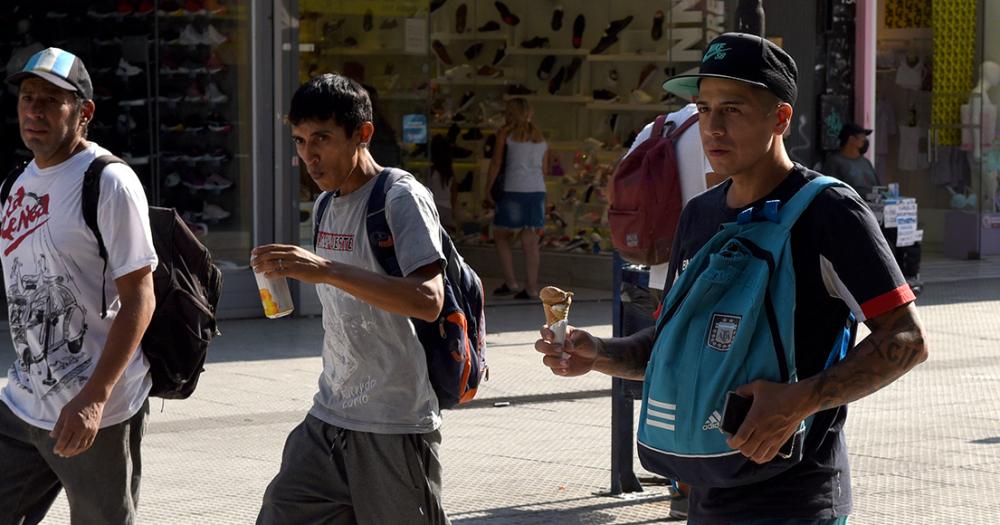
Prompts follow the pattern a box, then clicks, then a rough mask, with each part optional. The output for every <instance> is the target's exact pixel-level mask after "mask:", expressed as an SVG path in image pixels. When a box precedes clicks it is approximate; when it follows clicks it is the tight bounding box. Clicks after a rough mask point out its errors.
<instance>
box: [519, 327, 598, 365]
mask: <svg viewBox="0 0 1000 525" xmlns="http://www.w3.org/2000/svg"><path fill="white" fill-rule="evenodd" d="M541 334H542V338H541V339H539V340H538V341H535V350H538V351H539V352H541V353H542V354H544V355H545V357H543V358H542V364H544V365H545V366H547V367H549V368H550V369H551V370H552V373H553V374H556V375H560V376H566V377H573V376H581V375H583V374H586V373H587V372H590V371H591V370H593V368H594V362H595V361H597V352H598V350H599V349H600V346H601V342H600V340H599V339H597V338H596V337H594V336H592V335H590V334H589V333H587V332H585V331H583V330H577V329H575V328H573V327H572V326H567V327H566V343H565V344H556V343H554V342H553V339H555V334H554V333H552V330H549V327H548V326H543V327H542V330H541ZM564 352H565V353H566V354H568V355H567V356H564V355H563V353H564Z"/></svg>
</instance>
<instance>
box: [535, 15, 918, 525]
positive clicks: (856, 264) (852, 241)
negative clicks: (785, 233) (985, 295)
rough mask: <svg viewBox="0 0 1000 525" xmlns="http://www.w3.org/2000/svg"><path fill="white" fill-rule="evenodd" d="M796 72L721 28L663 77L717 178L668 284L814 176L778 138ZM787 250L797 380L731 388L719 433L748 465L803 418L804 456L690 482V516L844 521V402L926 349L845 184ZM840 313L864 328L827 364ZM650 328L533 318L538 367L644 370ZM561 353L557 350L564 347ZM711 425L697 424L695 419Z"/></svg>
mask: <svg viewBox="0 0 1000 525" xmlns="http://www.w3.org/2000/svg"><path fill="white" fill-rule="evenodd" d="M796 76H797V70H796V65H795V62H794V61H793V60H792V58H791V57H790V56H789V55H788V54H787V53H785V52H784V51H783V50H782V49H781V48H779V47H778V46H776V45H775V44H773V43H771V42H769V41H767V40H765V39H762V38H760V37H757V36H752V35H747V34H741V33H726V34H723V35H721V36H719V37H718V38H716V39H715V40H714V41H712V43H711V44H710V45H709V47H708V49H707V50H706V52H705V55H704V57H703V59H702V64H701V67H700V71H699V73H698V74H696V75H685V76H680V77H675V78H673V79H670V80H668V81H667V82H666V84H664V88H665V89H667V90H668V91H671V92H673V93H675V94H678V95H680V96H684V97H688V98H692V99H694V100H695V102H696V104H697V106H698V111H699V119H700V120H699V124H700V131H701V140H702V145H703V148H704V150H705V153H706V155H708V158H709V162H710V163H711V165H712V168H713V169H714V171H715V172H716V173H717V174H718V175H721V176H724V177H729V180H727V181H726V182H724V183H722V184H720V185H718V186H716V187H714V188H712V189H710V190H708V191H706V192H705V193H703V194H701V195H699V196H697V197H695V198H694V199H692V200H691V201H690V202H689V203H688V204H687V206H686V207H685V208H684V211H683V212H682V214H681V219H680V224H679V227H678V231H677V235H676V236H675V242H674V246H673V250H672V254H671V255H672V258H671V262H670V271H669V275H668V283H667V286H668V287H670V286H672V284H673V282H674V281H675V279H676V277H677V275H678V274H679V273H681V272H682V271H684V270H685V268H686V266H687V262H688V261H689V260H690V259H691V258H692V257H694V255H695V254H696V253H697V252H698V251H699V250H700V249H701V248H702V246H703V245H705V244H706V243H707V242H708V240H709V239H710V238H712V237H713V236H714V235H715V234H716V233H717V232H718V231H719V228H720V226H721V225H722V224H724V223H730V222H734V221H736V220H737V215H739V213H740V212H741V211H742V210H745V209H747V208H750V207H762V206H763V204H764V203H765V202H767V201H771V200H778V201H780V202H787V201H788V200H789V199H790V198H791V197H792V196H793V195H794V194H795V193H796V192H797V191H798V190H799V189H800V188H802V187H803V186H805V185H806V184H807V182H808V181H809V180H811V179H814V178H816V177H818V176H819V174H818V173H816V172H812V171H809V170H807V169H806V168H804V167H802V166H801V165H798V164H795V163H793V162H792V161H791V160H790V159H789V157H788V154H787V153H786V151H785V146H784V142H783V139H782V136H783V134H784V132H785V131H786V129H787V128H788V126H789V124H790V122H791V119H792V105H793V104H794V103H795V98H796V94H797V93H796V89H797V88H796ZM791 252H792V253H791V255H792V262H793V268H794V272H795V287H796V288H795V301H796V307H795V319H794V334H795V358H796V365H797V374H798V379H799V381H798V382H793V383H788V384H783V383H772V382H767V381H754V382H751V383H749V384H747V385H743V386H742V387H739V388H737V389H736V393H737V394H739V395H741V396H743V397H745V398H752V404H751V406H750V408H749V412H748V413H747V416H746V419H745V420H744V421H743V423H742V425H740V426H739V430H738V431H737V432H736V433H735V434H734V435H732V437H730V438H729V440H728V444H729V446H730V447H731V448H732V449H734V450H737V451H739V453H741V454H743V455H744V456H745V457H747V458H749V459H750V460H752V461H753V462H755V463H758V464H764V463H768V462H770V461H771V460H772V459H774V458H775V457H776V456H777V453H778V451H779V448H780V447H781V446H782V445H783V444H784V443H785V442H786V441H787V440H788V438H789V437H790V436H791V435H793V433H794V432H795V431H796V429H798V428H799V422H801V421H803V420H804V419H805V418H807V417H809V416H814V417H813V420H812V425H811V426H810V432H809V433H808V435H807V436H806V437H805V444H804V447H803V451H804V457H803V459H802V460H801V461H799V462H798V463H793V464H791V466H789V467H788V468H787V470H783V471H781V472H780V473H779V474H777V475H775V476H774V477H772V478H770V479H767V480H765V481H763V482H759V483H754V484H748V485H742V486H733V487H729V488H719V487H709V486H695V487H693V488H692V491H691V495H690V514H689V521H688V523H691V524H697V525H731V524H745V523H753V524H754V525H762V524H777V523H780V524H782V525H792V524H794V525H799V524H810V525H833V524H843V523H846V520H847V515H848V514H849V513H850V511H851V506H852V502H851V486H850V467H849V465H848V462H847V458H848V456H847V450H846V443H845V440H844V436H843V433H842V429H843V425H844V421H845V419H846V415H847V411H846V407H845V406H844V405H846V404H847V403H849V402H851V401H855V400H858V399H860V398H863V397H865V396H867V395H869V394H871V393H873V392H875V391H876V390H879V389H880V388H882V387H884V386H886V385H888V384H889V383H891V382H893V381H894V380H895V379H897V378H898V377H900V376H901V375H903V374H904V373H906V372H907V371H908V370H910V369H911V368H912V367H914V366H916V365H917V364H918V363H920V362H921V361H923V360H924V359H926V356H927V349H926V346H925V344H924V335H923V330H922V328H921V326H920V321H919V320H918V318H917V314H916V310H915V308H914V306H913V304H912V302H913V300H914V295H913V292H912V291H911V290H910V288H909V287H908V286H907V285H906V281H905V280H904V279H903V276H902V274H901V273H900V271H899V268H898V266H897V265H896V262H895V260H894V259H893V257H892V251H891V250H890V249H889V247H888V245H887V244H886V242H885V239H884V238H883V237H882V234H881V232H880V230H879V227H878V223H877V222H876V221H875V218H874V216H873V215H872V213H871V211H870V210H869V209H868V207H867V206H866V205H865V203H864V201H862V200H861V198H860V197H859V196H858V195H857V193H855V192H854V191H853V190H851V189H850V188H846V187H842V186H834V187H830V188H827V189H825V190H823V191H822V192H821V193H820V194H819V195H818V196H817V197H816V198H815V199H814V200H813V201H812V203H811V204H810V205H809V207H808V208H807V209H806V211H805V213H803V215H802V216H801V217H800V218H799V220H798V221H797V222H796V223H795V225H794V226H793V227H792V228H791ZM702 275H704V274H702ZM850 314H853V315H854V318H855V319H857V320H860V321H864V322H866V324H867V325H868V327H869V328H870V329H871V332H872V333H871V335H870V336H869V337H867V338H866V339H865V340H864V341H862V342H861V343H859V344H858V345H857V346H856V347H854V349H853V350H852V351H851V352H849V353H847V355H846V357H845V358H844V359H843V360H841V361H839V362H835V363H834V364H832V365H831V366H829V367H826V366H825V365H826V360H827V357H828V354H829V349H830V348H832V347H833V343H834V342H835V341H837V340H838V339H839V338H840V337H841V334H843V332H844V330H845V319H848V316H849V315H850ZM849 328H851V329H852V330H853V328H854V326H850V327H849ZM852 333H853V332H852ZM654 336H655V332H654V329H649V330H647V331H644V332H639V333H638V334H635V335H633V336H630V337H627V338H618V339H614V338H611V339H599V338H596V337H593V336H592V335H590V334H588V333H586V332H584V331H583V330H575V329H573V328H570V329H569V333H568V335H567V339H566V344H565V345H557V344H554V343H553V342H552V332H551V331H549V330H548V329H543V330H542V339H540V340H538V341H537V342H536V343H535V348H536V349H537V350H538V351H539V352H541V353H543V354H544V355H545V357H543V363H544V364H545V366H548V367H549V368H550V369H551V370H552V371H553V373H556V374H558V375H564V376H576V375H581V374H584V373H587V372H590V371H591V370H597V371H599V372H602V373H605V374H608V375H614V376H619V377H625V378H629V379H644V376H645V371H646V365H647V363H648V362H649V360H650V356H651V355H652V348H653V344H654V342H655V340H654ZM851 342H852V343H853V341H851ZM564 351H565V352H567V353H568V354H569V355H570V357H569V358H568V359H567V358H563V357H562V352H564ZM707 351H715V350H711V349H709V350H707ZM695 372H697V371H694V372H693V373H695ZM716 426H718V424H716ZM712 429H713V427H712V425H711V424H710V423H706V425H705V428H704V430H705V431H714V430H712Z"/></svg>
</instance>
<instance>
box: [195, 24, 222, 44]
mask: <svg viewBox="0 0 1000 525" xmlns="http://www.w3.org/2000/svg"><path fill="white" fill-rule="evenodd" d="M227 40H229V38H228V37H227V36H226V35H224V34H222V33H220V32H219V30H218V29H216V28H215V26H214V25H209V26H208V27H207V28H206V29H205V32H204V33H202V35H201V41H202V43H205V44H208V45H210V46H212V47H216V46H219V45H222V44H224V43H226V41H227Z"/></svg>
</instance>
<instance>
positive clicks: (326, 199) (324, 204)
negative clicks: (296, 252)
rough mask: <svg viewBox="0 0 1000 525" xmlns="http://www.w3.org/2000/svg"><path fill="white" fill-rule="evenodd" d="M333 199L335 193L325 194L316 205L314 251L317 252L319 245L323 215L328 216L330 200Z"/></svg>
mask: <svg viewBox="0 0 1000 525" xmlns="http://www.w3.org/2000/svg"><path fill="white" fill-rule="evenodd" d="M331 198H333V192H324V193H323V194H322V195H320V196H319V202H318V203H317V204H316V213H315V215H316V216H315V217H313V251H314V252H315V251H316V245H317V243H319V225H320V223H321V222H323V215H326V209H327V208H329V207H330V199H331Z"/></svg>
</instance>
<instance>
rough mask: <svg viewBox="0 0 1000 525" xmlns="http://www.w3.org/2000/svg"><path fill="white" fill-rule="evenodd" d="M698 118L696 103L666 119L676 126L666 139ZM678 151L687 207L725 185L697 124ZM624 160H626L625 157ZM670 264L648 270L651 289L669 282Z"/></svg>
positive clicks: (642, 136) (642, 135)
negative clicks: (706, 150) (711, 190)
mask: <svg viewBox="0 0 1000 525" xmlns="http://www.w3.org/2000/svg"><path fill="white" fill-rule="evenodd" d="M697 114H698V108H697V106H695V105H694V103H691V104H688V105H686V106H684V107H683V108H681V109H679V110H677V111H675V112H673V113H670V114H669V115H667V122H672V123H673V124H674V125H673V126H669V125H667V126H664V127H663V134H664V136H666V135H667V134H668V133H670V132H671V130H673V129H674V128H676V127H678V126H680V125H681V124H683V123H684V122H686V121H687V120H688V119H689V118H691V117H693V116H695V115H697ZM653 124H655V122H650V123H649V124H647V125H646V127H644V128H642V131H640V132H639V135H638V136H637V137H636V138H635V142H633V143H632V147H630V148H629V150H628V153H626V154H625V157H628V156H629V155H631V154H632V152H633V151H635V149H636V148H638V147H639V145H640V144H642V143H643V142H645V141H646V140H648V139H649V138H650V135H652V133H653ZM676 149H677V171H678V174H679V175H680V186H681V199H683V201H684V203H685V204H687V202H688V201H689V200H691V198H692V197H694V196H695V195H698V194H699V193H702V192H703V191H705V190H706V189H708V188H710V187H712V186H715V185H716V184H718V183H720V182H722V179H721V178H717V177H716V176H715V173H714V172H713V171H712V165H711V164H709V163H708V159H707V158H706V157H705V152H704V151H703V150H702V148H701V136H700V131H699V127H698V123H697V122H695V123H694V124H693V125H692V126H691V127H690V128H688V129H687V131H685V132H684V134H683V135H681V138H680V140H678V141H677V144H676ZM623 158H624V157H623ZM667 266H669V264H668V263H663V264H658V265H656V266H653V267H651V268H650V269H649V287H650V288H654V289H656V290H662V289H663V286H664V284H665V283H666V280H667Z"/></svg>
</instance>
